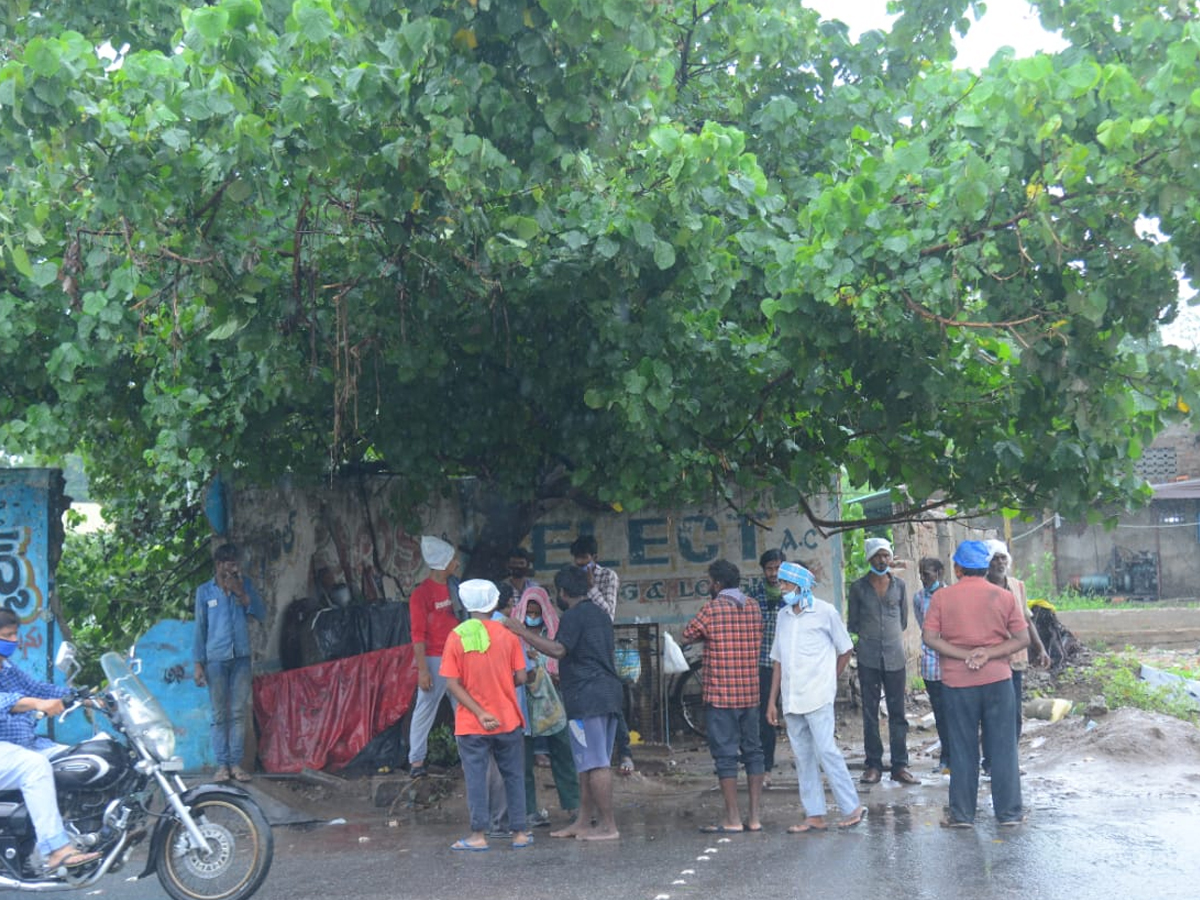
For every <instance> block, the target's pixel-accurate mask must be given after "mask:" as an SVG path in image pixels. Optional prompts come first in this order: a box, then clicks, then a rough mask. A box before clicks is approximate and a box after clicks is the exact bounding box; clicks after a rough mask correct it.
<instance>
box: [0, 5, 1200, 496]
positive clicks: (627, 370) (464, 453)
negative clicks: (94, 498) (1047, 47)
mask: <svg viewBox="0 0 1200 900" xmlns="http://www.w3.org/2000/svg"><path fill="white" fill-rule="evenodd" d="M896 6H897V7H898V8H899V9H901V10H903V15H902V16H901V17H900V19H899V21H898V23H897V25H896V27H895V28H894V30H893V31H892V33H891V34H884V33H881V32H872V33H868V34H867V35H864V36H863V38H862V39H861V40H860V41H858V42H857V43H852V42H850V41H849V39H848V37H847V31H846V29H845V28H844V26H841V25H840V24H837V23H832V22H820V21H819V20H818V16H817V15H816V13H814V12H813V11H811V10H808V9H805V8H804V7H803V6H802V5H801V4H800V3H798V2H795V0H714V2H709V3H704V4H696V3H694V2H684V0H656V2H646V0H537V2H535V0H525V2H521V0H412V2H407V3H394V2H391V0H342V2H332V0H295V2H284V0H219V2H212V3H210V4H207V3H200V2H192V3H184V2H168V0H128V2H127V0H94V2H89V3H86V4H77V3H59V4H51V5H48V6H47V5H42V8H40V9H39V10H38V11H37V13H36V14H35V13H34V12H33V11H32V6H31V4H29V3H28V0H9V2H8V3H7V10H8V15H7V18H6V19H5V20H4V21H3V24H2V26H0V28H2V30H3V33H2V35H0V37H2V44H0V54H2V56H0V163H2V164H3V166H4V170H5V173H6V178H5V182H4V185H3V195H2V197H0V233H2V239H3V258H2V268H0V375H2V377H3V383H4V389H3V391H0V445H2V446H5V447H8V448H10V449H11V448H17V447H22V448H26V449H30V450H35V449H36V450H38V451H40V452H43V453H52V454H53V453H62V452H66V451H69V450H74V449H76V448H80V449H82V450H83V452H84V453H85V454H86V456H87V459H88V463H89V472H90V473H91V475H92V480H93V484H92V486H93V492H94V493H95V494H97V495H99V496H109V497H115V496H124V497H127V498H129V500H130V502H131V504H132V507H133V508H135V509H137V510H138V511H139V514H142V515H149V516H151V517H153V516H154V515H155V514H156V511H162V510H164V509H176V510H194V508H195V504H196V497H197V490H198V487H199V486H200V485H202V484H203V483H204V482H205V481H206V480H207V479H208V478H209V477H210V475H211V474H212V473H213V472H214V471H217V470H219V469H223V470H226V471H233V472H236V473H237V474H238V477H240V478H242V479H245V480H252V481H269V480H271V479H272V478H275V477H278V476H280V475H281V474H283V473H290V474H292V475H293V476H296V477H312V476H316V475H319V474H321V473H327V472H329V471H331V470H335V469H341V468H344V467H346V466H359V467H369V468H374V469H382V470H387V471H391V472H395V473H397V474H399V475H401V476H403V477H405V478H406V479H408V480H409V481H410V482H411V484H412V485H413V486H414V491H420V490H431V491H432V490H438V489H439V488H441V487H442V486H444V485H445V484H446V483H447V479H448V478H449V477H451V476H456V475H461V474H465V473H469V474H476V475H479V476H480V477H482V478H483V479H485V480H486V481H487V482H488V483H489V484H490V485H492V486H493V487H494V488H495V489H496V490H497V491H498V492H500V493H502V494H503V495H504V496H506V497H508V498H510V499H512V500H514V501H518V502H521V503H525V504H530V503H532V501H533V500H534V499H535V498H539V497H546V496H561V495H563V494H566V493H568V492H575V493H576V494H577V495H579V496H583V497H587V498H591V499H594V500H596V501H599V502H602V503H607V504H621V505H623V506H624V507H625V508H629V509H632V508H636V507H638V506H640V505H643V504H647V503H655V502H657V503H662V502H668V501H674V500H694V499H698V498H703V499H710V500H711V498H712V497H713V495H714V493H715V494H716V495H717V496H723V495H726V494H727V492H728V491H729V489H730V487H731V486H732V485H737V484H740V485H743V486H750V487H756V488H757V487H767V488H771V489H774V490H775V491H776V492H777V499H778V500H780V501H782V502H786V503H794V502H798V501H801V500H803V498H805V497H807V496H810V495H812V494H813V493H815V492H818V491H821V490H823V489H824V488H825V487H826V486H827V485H830V484H834V483H836V482H837V474H838V472H839V470H840V469H841V467H845V469H846V470H847V471H848V473H849V477H850V479H851V481H852V482H853V483H855V484H861V485H864V486H870V487H881V486H889V485H897V484H904V485H905V486H906V487H907V495H908V496H909V497H910V498H911V499H912V501H913V503H914V509H920V508H921V507H922V506H923V505H925V504H926V502H927V501H928V498H936V499H935V501H934V502H942V503H949V504H961V505H970V506H975V505H984V506H990V507H999V506H1003V507H1010V508H1017V509H1021V508H1033V507H1041V506H1048V507H1053V508H1055V509H1057V510H1058V511H1060V512H1062V513H1064V514H1066V515H1068V516H1071V515H1080V514H1086V513H1090V512H1093V511H1094V510H1096V509H1098V508H1099V505H1100V504H1101V503H1102V502H1110V501H1119V502H1126V501H1128V500H1129V499H1131V498H1133V497H1134V496H1136V494H1137V492H1138V490H1139V486H1140V482H1139V480H1138V479H1137V478H1136V477H1135V475H1134V473H1133V468H1132V466H1133V463H1134V461H1135V460H1136V459H1137V458H1138V456H1139V455H1140V453H1141V449H1142V447H1143V446H1144V445H1145V444H1146V442H1147V441H1148V440H1149V439H1150V438H1151V437H1152V436H1153V434H1154V433H1155V432H1156V430H1157V429H1159V428H1160V427H1161V426H1162V425H1163V424H1164V423H1165V422H1167V421H1170V420H1173V419H1177V418H1179V417H1181V416H1183V415H1184V414H1186V412H1187V410H1188V409H1189V407H1191V406H1194V405H1195V404H1196V402H1197V376H1196V371H1195V369H1194V366H1193V364H1192V360H1191V359H1190V357H1189V356H1188V355H1185V354H1183V353H1181V352H1180V351H1177V350H1175V349H1173V348H1169V347H1163V346H1161V345H1160V344H1159V342H1158V339H1157V329H1158V327H1159V325H1160V324H1161V323H1163V322H1166V321H1169V320H1170V319H1171V318H1172V316H1173V315H1174V312H1175V304H1176V295H1177V285H1176V273H1177V272H1181V271H1182V272H1183V273H1185V274H1186V275H1189V276H1190V275H1193V274H1194V272H1195V266H1196V264H1197V261H1198V260H1200V207H1198V202H1200V201H1198V199H1197V198H1198V197H1200V190H1198V188H1200V170H1198V168H1197V165H1196V162H1195V160H1196V159H1197V158H1200V152H1198V151H1200V146H1198V144H1200V141H1198V136H1197V129H1198V128H1200V22H1198V21H1197V17H1196V12H1195V8H1194V5H1193V4H1191V3H1188V2H1181V0H1177V2H1170V3H1151V2H1144V0H1043V2H1041V3H1040V4H1039V6H1040V8H1041V10H1042V15H1043V18H1044V21H1045V22H1046V23H1047V24H1048V25H1050V26H1051V27H1055V28H1061V29H1062V33H1063V34H1064V36H1065V37H1066V38H1067V39H1068V40H1069V41H1070V44H1071V46H1070V47H1069V48H1068V49H1066V50H1064V51H1063V52H1061V53H1058V54H1057V55H1054V56H1049V55H1039V56H1035V57H1032V58H1028V59H1017V60H1014V59H1012V58H1010V56H1008V55H1005V54H1001V55H998V56H997V57H996V58H995V59H994V60H993V61H992V63H991V65H990V66H989V67H988V68H987V69H986V70H985V71H983V72H981V73H978V74H976V73H972V72H969V71H965V70H960V69H956V68H954V67H953V66H952V65H951V57H952V54H953V50H952V47H951V43H950V33H951V29H952V28H960V29H961V28H965V27H966V26H967V25H968V24H969V22H968V21H966V20H963V19H960V17H961V16H964V15H965V14H966V13H968V12H969V11H970V10H971V9H973V8H982V4H978V3H975V4H972V3H969V2H968V0H951V2H949V3H946V2H933V0H901V2H898V3H897V4H896ZM985 21H986V20H985ZM106 43H107V44H109V45H111V47H114V48H118V50H119V51H120V53H119V59H118V63H117V64H112V63H111V62H110V61H109V59H106V58H103V57H101V56H100V55H98V54H97V47H100V46H102V45H105V44H106ZM1147 221H1154V222H1156V223H1157V228H1158V231H1159V233H1158V234H1157V235H1154V234H1151V233H1149V229H1148V228H1147V227H1146V225H1145V224H1144V223H1145V222H1147ZM1139 223H1143V224H1139ZM414 499H417V494H416V493H414Z"/></svg>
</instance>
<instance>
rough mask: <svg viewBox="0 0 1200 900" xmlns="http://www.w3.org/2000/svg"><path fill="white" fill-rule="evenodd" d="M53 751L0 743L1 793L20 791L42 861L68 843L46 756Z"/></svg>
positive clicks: (54, 745)
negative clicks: (35, 835)
mask: <svg viewBox="0 0 1200 900" xmlns="http://www.w3.org/2000/svg"><path fill="white" fill-rule="evenodd" d="M47 743H49V742H47ZM56 749H58V745H57V744H50V746H49V748H48V750H47V751H40V750H36V749H34V750H31V749H29V748H27V747H21V746H19V745H17V744H10V743H8V742H7V741H0V791H20V792H21V794H22V795H23V796H24V797H25V807H26V809H27V810H28V811H29V818H30V819H32V820H33V830H34V832H35V833H36V834H37V839H38V850H39V851H40V852H41V854H42V858H43V859H45V857H47V856H49V855H50V854H51V853H53V852H54V851H55V850H57V849H59V848H60V847H65V846H66V845H67V844H69V843H70V842H71V838H70V836H69V835H68V834H67V831H66V829H65V828H63V821H62V816H60V815H59V813H58V795H57V794H56V793H55V790H54V770H53V769H51V768H50V760H49V759H48V758H47V757H46V752H53V751H54V750H56Z"/></svg>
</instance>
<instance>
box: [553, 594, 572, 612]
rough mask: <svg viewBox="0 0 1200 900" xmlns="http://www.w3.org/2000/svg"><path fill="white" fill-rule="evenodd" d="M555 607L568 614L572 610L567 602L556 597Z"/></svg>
mask: <svg viewBox="0 0 1200 900" xmlns="http://www.w3.org/2000/svg"><path fill="white" fill-rule="evenodd" d="M554 605H555V606H557V607H558V608H559V609H561V610H562V611H563V612H566V611H567V610H568V609H570V608H571V607H570V606H568V605H567V601H566V600H564V599H563V598H562V597H555V598H554Z"/></svg>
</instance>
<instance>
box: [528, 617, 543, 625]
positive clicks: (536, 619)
mask: <svg viewBox="0 0 1200 900" xmlns="http://www.w3.org/2000/svg"><path fill="white" fill-rule="evenodd" d="M525 624H526V625H528V626H529V627H530V628H537V627H538V626H539V625H541V624H542V617H541V616H526V617H525Z"/></svg>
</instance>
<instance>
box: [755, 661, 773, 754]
mask: <svg viewBox="0 0 1200 900" xmlns="http://www.w3.org/2000/svg"><path fill="white" fill-rule="evenodd" d="M774 674H775V670H774V668H773V667H771V666H759V667H758V741H759V743H760V744H762V752H763V771H764V772H770V771H771V770H772V769H774V768H775V726H774V725H772V724H771V723H770V722H768V721H767V709H768V707H767V701H768V700H770V699H771V678H772V676H773V675H774Z"/></svg>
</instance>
